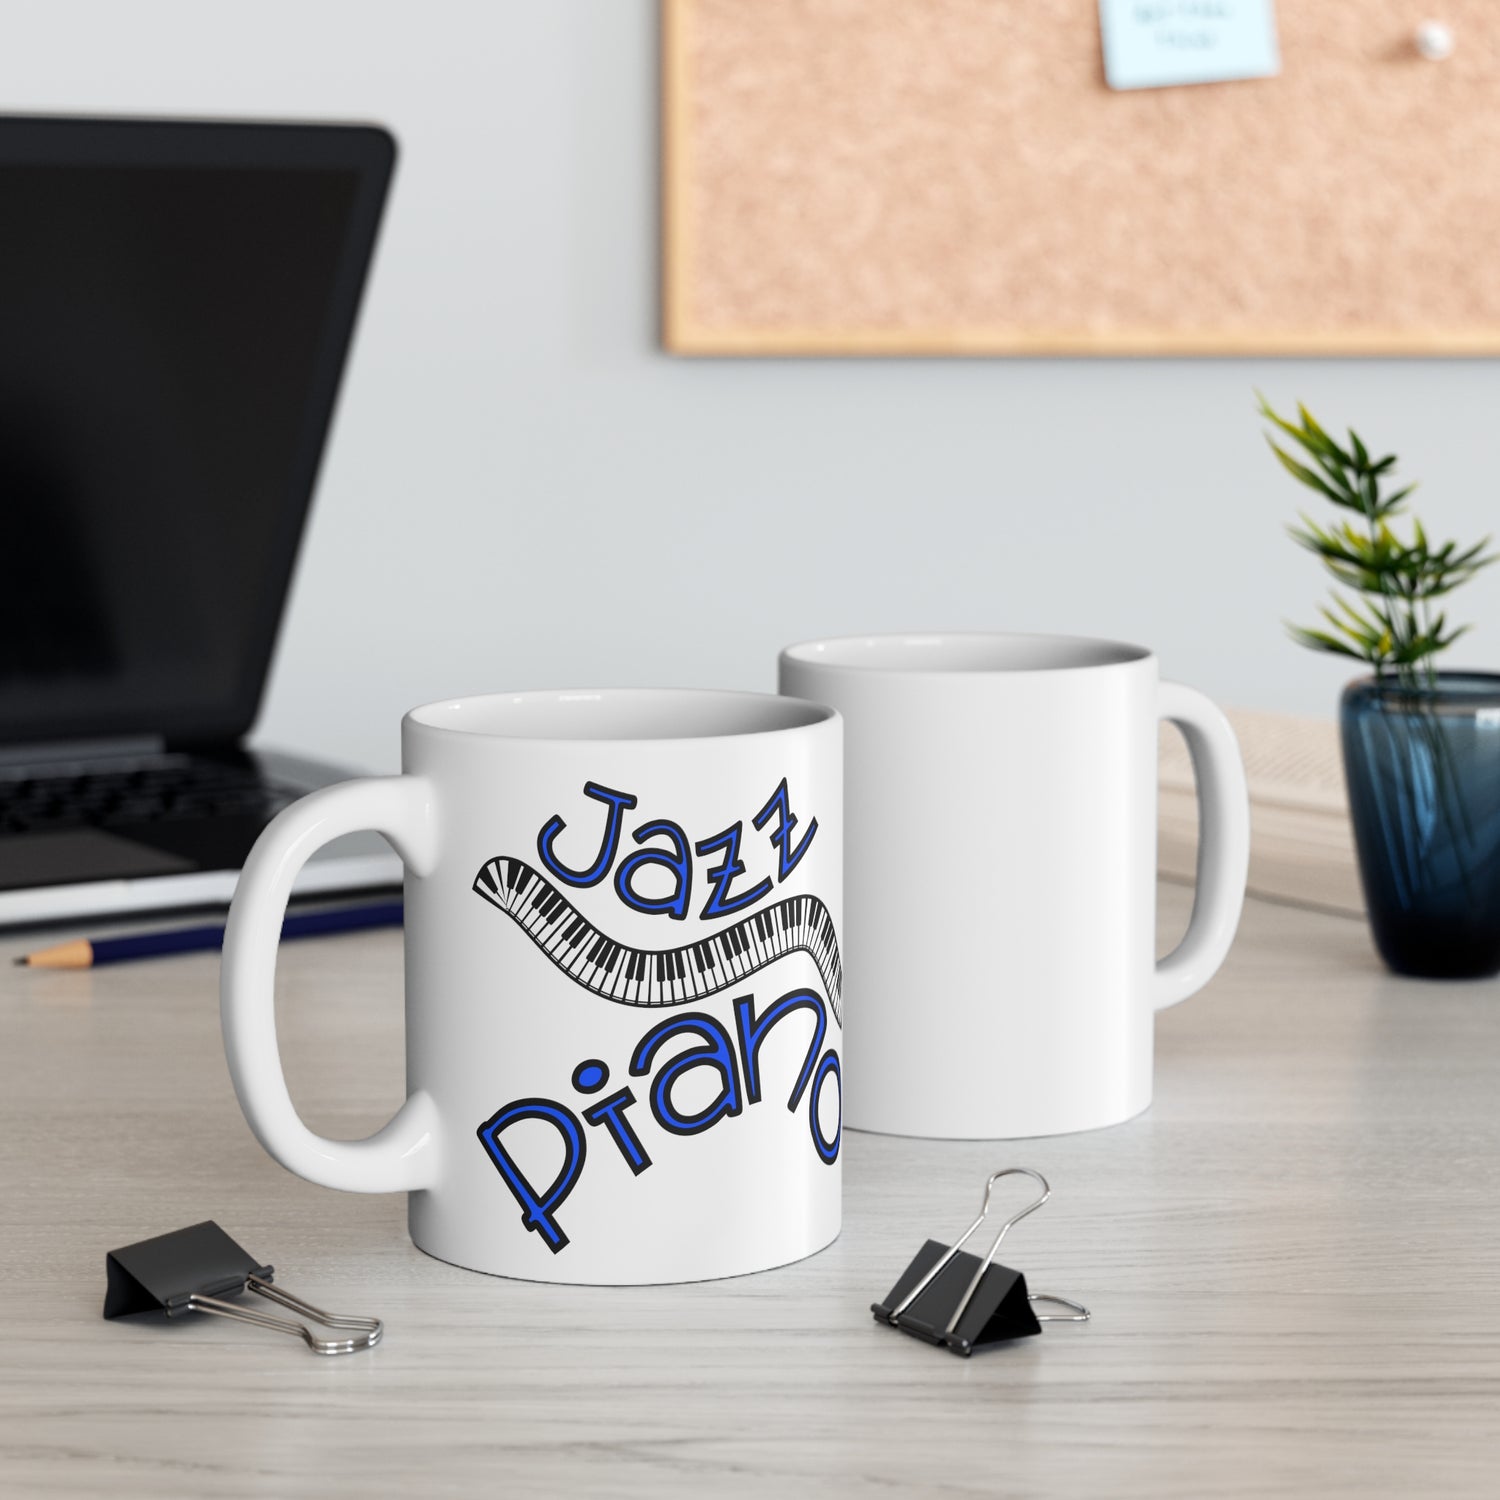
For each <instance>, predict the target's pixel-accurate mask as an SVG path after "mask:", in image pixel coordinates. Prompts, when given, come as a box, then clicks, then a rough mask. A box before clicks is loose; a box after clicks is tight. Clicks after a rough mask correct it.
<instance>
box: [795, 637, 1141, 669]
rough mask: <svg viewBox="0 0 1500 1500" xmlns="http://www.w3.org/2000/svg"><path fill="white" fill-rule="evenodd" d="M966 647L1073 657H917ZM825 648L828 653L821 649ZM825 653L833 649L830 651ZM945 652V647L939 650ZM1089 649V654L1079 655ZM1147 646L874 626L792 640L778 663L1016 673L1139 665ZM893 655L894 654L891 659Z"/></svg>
mask: <svg viewBox="0 0 1500 1500" xmlns="http://www.w3.org/2000/svg"><path fill="white" fill-rule="evenodd" d="M949 646H958V647H967V648H968V649H969V650H970V651H971V652H972V651H974V650H976V649H979V650H982V649H983V648H985V647H990V648H993V649H995V650H996V651H997V652H998V651H999V650H1001V649H1009V650H1011V651H1015V650H1017V649H1018V648H1019V649H1021V650H1023V651H1024V650H1025V649H1028V648H1029V649H1032V650H1036V651H1039V652H1040V651H1043V650H1046V649H1048V648H1050V649H1051V650H1052V651H1054V652H1059V653H1067V652H1075V653H1077V655H1078V657H1079V658H1080V659H1078V660H1051V661H1045V662H1038V663H1037V664H1035V665H1028V664H1027V663H1026V662H1024V661H1011V662H1007V663H1002V662H999V661H996V662H993V663H980V664H942V663H940V662H939V661H938V660H934V659H932V658H929V659H928V660H925V661H924V660H922V659H921V652H922V651H925V650H933V651H934V653H936V652H938V651H940V650H942V649H943V648H945V647H949ZM861 651H867V652H869V653H870V655H871V657H872V658H874V657H875V654H876V653H877V652H885V653H887V655H886V656H885V657H884V658H883V659H879V660H875V659H872V660H869V661H861V660H859V659H858V653H860V652H861ZM825 653H828V654H825ZM831 653H838V655H833V654H831ZM944 654H945V655H946V653H944ZM1086 654H1091V656H1092V659H1087V660H1085V659H1081V658H1083V657H1084V656H1085V655H1086ZM1155 656H1156V653H1155V652H1154V651H1152V650H1151V649H1150V647H1148V646H1137V645H1135V644H1134V643H1133V642H1130V641H1119V640H1111V639H1109V638H1107V637H1104V636H1088V635H1063V634H1057V633H1050V632H1045V631H1008V630H904V631H884V632H882V631H876V632H872V633H869V634H865V635H840V636H824V637H821V638H817V639H814V640H807V641H798V642H795V643H794V644H792V645H790V646H784V647H783V648H782V650H781V655H780V660H781V661H782V663H783V664H786V663H794V664H796V665H798V666H805V667H812V668H816V669H817V670H818V671H820V672H842V673H849V674H853V675H858V676H864V677H992V678H1002V677H1019V676H1041V675H1047V674H1073V673H1079V672H1107V671H1112V670H1119V669H1121V668H1128V667H1134V666H1140V665H1141V664H1142V663H1144V662H1150V661H1153V660H1154V659H1155ZM892 658H896V659H892Z"/></svg>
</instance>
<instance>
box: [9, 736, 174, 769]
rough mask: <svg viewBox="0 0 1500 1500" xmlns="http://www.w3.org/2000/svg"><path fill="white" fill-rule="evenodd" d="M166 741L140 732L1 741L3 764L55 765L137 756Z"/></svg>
mask: <svg viewBox="0 0 1500 1500" xmlns="http://www.w3.org/2000/svg"><path fill="white" fill-rule="evenodd" d="M166 748H167V742H166V740H165V739H163V738H162V737H161V736H160V735H156V734H137V735H130V736H121V737H120V738H119V739H88V740H52V741H49V742H46V743H39V744H35V745H0V767H9V766H54V765H58V764H69V763H75V762H88V763H90V764H92V763H94V762H95V761H101V760H121V759H135V758H138V757H140V756H143V755H160V754H161V753H162V751H163V750H165V749H166Z"/></svg>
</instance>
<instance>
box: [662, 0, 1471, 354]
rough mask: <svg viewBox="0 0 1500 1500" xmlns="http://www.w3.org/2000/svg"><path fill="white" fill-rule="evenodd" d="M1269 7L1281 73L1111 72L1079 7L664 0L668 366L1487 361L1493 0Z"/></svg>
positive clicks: (955, 0)
mask: <svg viewBox="0 0 1500 1500" xmlns="http://www.w3.org/2000/svg"><path fill="white" fill-rule="evenodd" d="M1424 15H1425V13H1422V12H1420V8H1418V9H1417V10H1414V9H1413V7H1412V5H1411V4H1410V3H1409V0H1283V3H1281V4H1280V5H1278V6H1277V24H1278V29H1279V32H1280V39H1281V52H1282V64H1283V66H1282V72H1281V74H1280V76H1278V77H1275V78H1269V79H1253V80H1242V81H1237V82H1229V83H1213V84H1200V85H1192V86H1188V87H1176V88H1166V89H1144V90H1131V91H1125V92H1116V91H1114V90H1111V89H1109V88H1108V87H1107V86H1106V84H1105V81H1104V74H1103V63H1102V55H1101V46H1100V36H1099V21H1098V5H1097V0H1028V3H1026V4H1020V3H1011V0H924V3H923V4H921V5H913V4H911V3H910V0H756V3H755V4H753V5H747V4H745V3H743V0H663V11H662V40H663V66H662V77H663V106H662V132H663V135H662V151H663V190H662V200H663V214H664V223H663V231H664V232H663V261H664V267H663V269H664V283H663V284H664V294H663V336H664V341H665V343H666V346H667V347H668V348H669V349H671V350H674V351H676V352H679V353H684V354H727V355H744V354H955V355H963V354H997V353H998V354H1088V353H1094V354H1117V355H1142V354H1146V355H1149V354H1178V355H1204V354H1252V353H1253V354H1352V355H1358V354H1392V355H1420V354H1445V355H1484V354H1493V353H1496V352H1500V279H1497V278H1496V277H1495V276H1494V275H1493V274H1492V273H1491V270H1490V259H1491V257H1490V253H1489V247H1490V246H1491V245H1492V244H1493V243H1494V242H1495V240H1496V238H1497V235H1500V111H1497V110H1496V109H1495V108H1494V107H1493V101H1494V97H1495V92H1496V88H1497V86H1500V14H1497V12H1496V9H1495V7H1494V6H1493V5H1492V4H1490V3H1489V0H1450V3H1448V4H1447V5H1446V7H1445V8H1444V9H1443V12H1442V19H1443V20H1444V21H1445V22H1446V23H1448V24H1449V25H1451V27H1452V28H1453V31H1454V34H1455V37H1456V38H1457V46H1456V50H1455V52H1454V55H1453V57H1452V58H1451V59H1449V60H1448V61H1447V62H1444V63H1441V64H1433V63H1429V62H1425V61H1423V60H1422V59H1421V58H1419V57H1418V56H1417V54H1416V52H1415V49H1414V47H1413V45H1412V34H1413V30H1414V28H1415V26H1416V25H1417V23H1418V22H1419V21H1421V20H1422V19H1423V18H1424Z"/></svg>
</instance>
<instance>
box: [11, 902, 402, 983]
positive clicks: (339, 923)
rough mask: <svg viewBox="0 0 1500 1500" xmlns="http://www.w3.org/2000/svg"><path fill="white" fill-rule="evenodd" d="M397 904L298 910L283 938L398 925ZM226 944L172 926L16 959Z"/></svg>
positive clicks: (150, 953)
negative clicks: (328, 909)
mask: <svg viewBox="0 0 1500 1500" xmlns="http://www.w3.org/2000/svg"><path fill="white" fill-rule="evenodd" d="M400 925H401V903H400V902H399V901H381V902H377V903H375V904H373V905H370V906H341V907H336V908H335V909H334V910H332V911H310V912H300V913H297V914H296V915H293V916H289V917H288V918H287V919H286V921H285V922H283V923H282V924H281V940H282V941H283V942H286V941H287V940H288V939H290V938H305V937H322V936H323V935H324V934H325V933H333V932H363V931H364V930H365V929H366V928H369V927H399V926H400ZM223 946H224V929H223V927H222V926H220V925H214V926H208V927H176V928H172V929H171V930H169V931H166V932H142V933H137V934H135V935H133V936H131V937H115V938H95V939H93V940H92V941H90V940H89V939H88V938H76V939H74V940H73V941H72V942H68V943H57V944H55V945H54V946H53V947H51V948H41V949H38V950H37V952H35V953H28V954H26V955H25V956H24V957H21V958H18V959H17V960H16V963H17V964H19V965H22V966H23V967H25V968H30V969H97V968H98V967H99V966H100V965H101V964H118V963H125V962H128V961H129V960H130V959H133V958H161V957H163V956H164V955H166V954H169V953H200V952H205V951H209V950H212V949H215V948H222V947H223Z"/></svg>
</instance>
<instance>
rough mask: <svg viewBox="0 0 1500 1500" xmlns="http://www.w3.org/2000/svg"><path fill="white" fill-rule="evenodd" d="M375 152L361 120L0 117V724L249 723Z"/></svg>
mask: <svg viewBox="0 0 1500 1500" xmlns="http://www.w3.org/2000/svg"><path fill="white" fill-rule="evenodd" d="M7 147H10V148H11V149H7ZM389 165H390V146H389V139H388V137H385V136H384V135H383V134H382V133H380V132H377V131H373V130H359V129H348V128H343V129H341V128H335V127H328V128H319V127H248V126H212V125H169V124H160V125H158V124H149V125H146V124H139V123H128V124H127V123H111V122H49V121H39V120H29V121H0V224H3V232H0V516H3V518H4V526H5V540H6V546H5V553H6V558H7V566H6V568H5V570H4V576H5V583H4V587H3V589H0V740H3V741H5V742H10V743H15V742H18V741H36V740H44V739H45V740H67V739H76V738H84V737H91V736H101V735H117V736H123V735H131V734H160V735H165V736H167V737H169V738H171V739H174V740H177V741H179V742H192V741H212V740H215V739H225V738H233V737H235V736H237V735H238V734H240V733H242V732H243V731H244V730H245V729H247V728H248V727H249V724H250V722H251V721H252V719H253V717H254V714H255V710H256V707H257V705H258V702H259V698H260V693H261V688H262V686H263V683H264V678H265V673H266V669H267V665H268V662H269V659H270V652H271V649H272V645H273V643H274V637H275V630H276V625H277V622H278V620H279V617H280V614H281V609H282V605H283V602H284V598H285V594H286V589H287V585H288V581H289V578H290V574H291V567H292V563H293V560H294V557H295V552H296V546H297V541H298V538H299V536H300V533H301V528H302V523H303V519H304V516H305V513H306V508H307V504H308V500H309V497H310V494H311V490H312V485H313V481H314V478H315V474H316V469H317V462H318V458H319V454H320V452H321V449H322V445H323V439H324V436H325V432H326V428H327V424H328V420H329V415H330V412H331V410H332V404H333V399H334V395H335V391H336V388H337V383H338V376H339V372H340V369H341V367H342V363H343V358H344V353H345V349H346V347H347V343H348V339H349V336H350V332H351V329H352V325H353V319H354V313H355V310H356V307H357V303H358V298H359V291H360V287H361V285H362V282H363V278H364V273H365V269H366V265H367V263H368V259H369V255H370V250H371V246H372V243H373V239H374V232H375V227H376V222H377V220H378V214H379V206H380V201H381V198H382V197H383V192H384V186H385V181H386V178H387V175H388V171H389Z"/></svg>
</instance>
